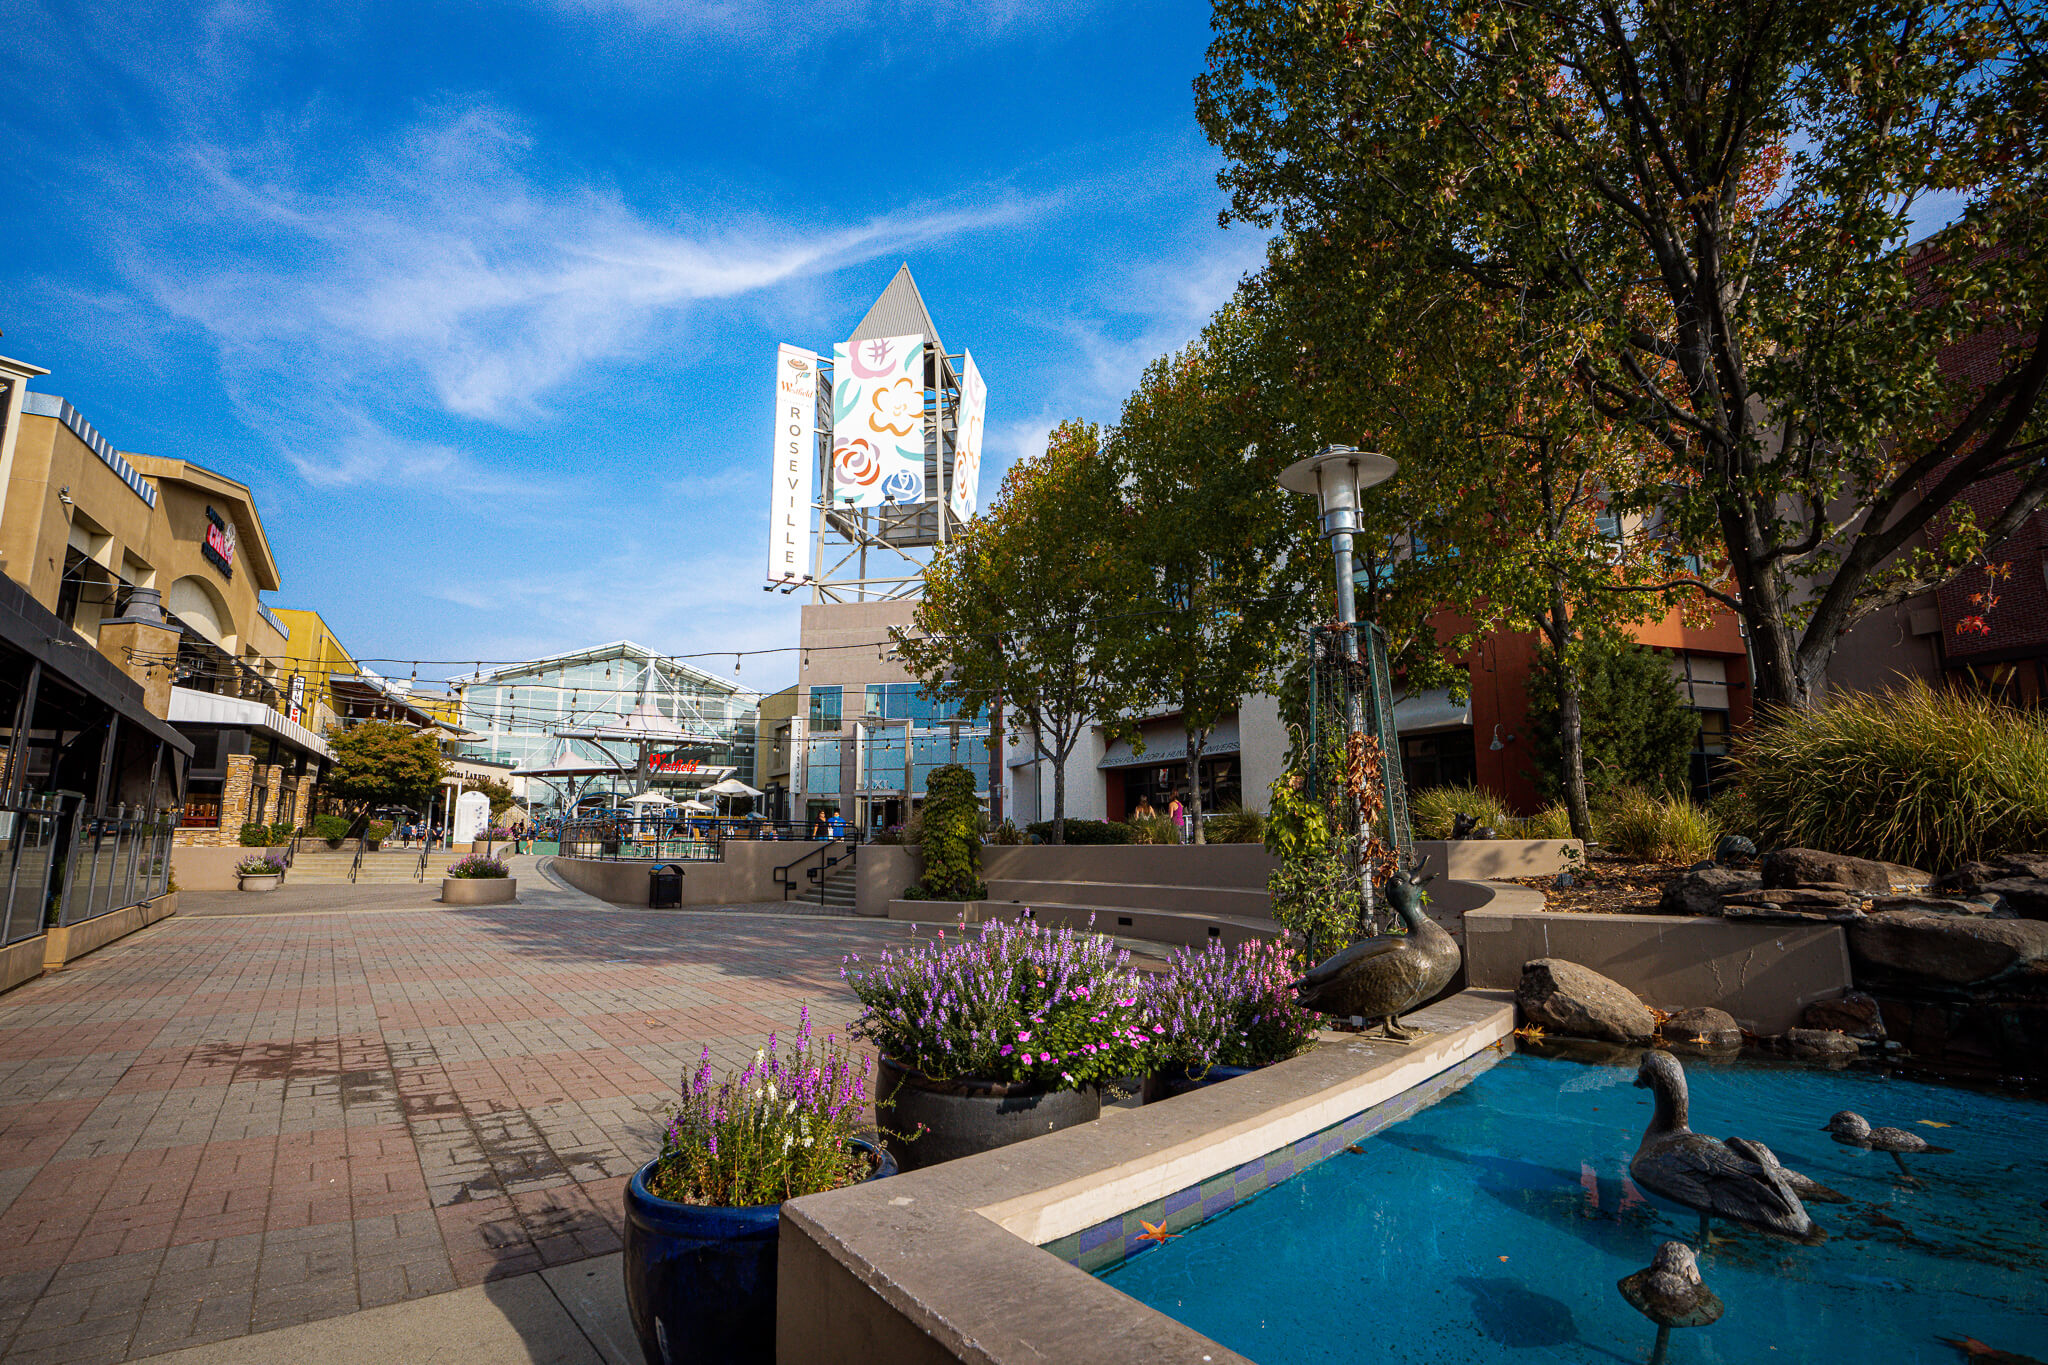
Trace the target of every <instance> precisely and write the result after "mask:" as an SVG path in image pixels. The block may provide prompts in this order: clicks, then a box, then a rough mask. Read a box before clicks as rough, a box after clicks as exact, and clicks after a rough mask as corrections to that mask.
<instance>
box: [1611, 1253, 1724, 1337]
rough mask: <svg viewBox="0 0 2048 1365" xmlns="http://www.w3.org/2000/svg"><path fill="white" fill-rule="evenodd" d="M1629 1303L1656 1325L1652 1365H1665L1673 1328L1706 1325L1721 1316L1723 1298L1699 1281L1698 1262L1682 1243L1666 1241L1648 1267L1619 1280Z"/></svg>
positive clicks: (1623, 1294)
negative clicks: (1665, 1354)
mask: <svg viewBox="0 0 2048 1365" xmlns="http://www.w3.org/2000/svg"><path fill="white" fill-rule="evenodd" d="M1615 1287H1616V1288H1618V1289H1620V1290H1621V1296H1622V1297H1623V1298H1624V1299H1627V1300H1628V1302H1629V1306H1630V1307H1631V1308H1633V1309H1635V1310H1636V1311H1637V1312H1638V1313H1641V1314H1642V1315H1643V1316H1644V1317H1646V1318H1648V1319H1649V1320H1650V1321H1651V1322H1654V1323H1656V1324H1657V1344H1656V1345H1655V1346H1652V1347H1651V1348H1650V1360H1649V1365H1663V1361H1664V1352H1665V1349H1666V1348H1667V1347H1668V1346H1669V1345H1670V1342H1671V1329H1672V1328H1674V1327H1705V1326H1706V1325H1707V1324H1709V1323H1712V1322H1718V1321H1719V1320H1720V1317H1721V1312H1722V1308H1721V1299H1720V1296H1719V1295H1717V1294H1715V1293H1714V1291H1713V1290H1711V1289H1709V1288H1707V1286H1706V1285H1705V1284H1704V1283H1702V1282H1701V1280H1700V1267H1699V1263H1698V1262H1697V1261H1695V1260H1694V1259H1693V1254H1692V1248H1691V1247H1689V1246H1687V1245H1686V1244H1685V1243H1683V1242H1666V1243H1665V1244H1664V1245H1663V1246H1660V1247H1658V1248H1657V1255H1656V1258H1655V1259H1654V1260H1652V1261H1651V1262H1650V1264H1649V1266H1648V1267H1647V1268H1646V1269H1643V1270H1638V1271H1637V1272H1636V1273H1635V1274H1633V1275H1624V1276H1622V1277H1621V1279H1620V1280H1619V1281H1617V1282H1616V1285H1615Z"/></svg>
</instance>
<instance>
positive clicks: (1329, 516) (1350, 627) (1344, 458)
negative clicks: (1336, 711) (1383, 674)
mask: <svg viewBox="0 0 2048 1365" xmlns="http://www.w3.org/2000/svg"><path fill="white" fill-rule="evenodd" d="M1397 468H1399V466H1397V465H1396V464H1395V463H1394V462H1393V461H1392V460H1390V459H1388V458H1387V457H1386V456H1384V455H1379V454H1375V453H1373V452H1371V451H1364V450H1359V449H1357V448H1356V447H1354V446H1324V447H1323V448H1322V449H1321V450H1319V451H1317V452H1316V453H1315V454H1313V455H1310V456H1308V457H1307V458H1306V459H1301V460H1296V461H1295V462H1294V463H1293V464H1291V465H1289V466H1287V468H1285V469H1283V470H1281V471H1280V486H1281V487H1282V488H1284V489H1286V490H1287V491H1288V492H1290V493H1302V494H1311V495H1313V496H1314V497H1315V500H1316V510H1317V524H1318V525H1319V526H1320V528H1321V530H1322V534H1323V536H1324V538H1325V539H1327V540H1328V541H1329V542H1330V547H1331V549H1332V551H1333V552H1334V553H1335V555H1336V560H1337V627H1338V629H1339V630H1340V631H1342V632H1343V644H1342V649H1343V654H1344V658H1345V660H1346V661H1347V662H1350V661H1354V660H1356V659H1357V657H1358V641H1357V634H1356V631H1355V630H1354V627H1355V626H1356V625H1357V622H1358V598H1357V593H1356V591H1355V590H1354V588H1353V585H1352V581H1351V576H1352V572H1353V570H1352V545H1351V537H1352V535H1353V534H1354V533H1355V532H1356V531H1357V530H1358V525H1359V523H1358V512H1359V506H1360V500H1361V498H1362V497H1363V495H1364V492H1365V490H1366V489H1368V488H1371V487H1372V486H1373V485H1374V484H1380V483H1385V482H1386V481H1387V480H1388V479H1391V478H1393V477H1394V472H1395V470H1396V469H1397ZM1364 725H1365V717H1364V714H1363V710H1362V707H1361V703H1360V699H1359V695H1358V689H1357V688H1356V687H1355V686H1349V687H1347V688H1346V689H1345V694H1344V729H1345V731H1346V733H1347V734H1351V735H1355V734H1358V733H1360V732H1361V731H1362V730H1363V729H1364ZM1382 761H1383V762H1384V761H1385V759H1384V756H1383V757H1382ZM1371 834H1372V832H1371V830H1369V829H1368V828H1367V827H1366V820H1365V808H1364V806H1363V804H1362V803H1361V804H1359V805H1358V821H1357V826H1356V828H1354V829H1353V830H1352V831H1351V837H1352V843H1353V847H1354V857H1355V858H1356V860H1357V864H1358V873H1359V882H1360V885H1361V886H1362V887H1363V889H1364V897H1365V899H1364V905H1365V915H1366V920H1367V922H1368V923H1370V922H1371V920H1372V917H1373V915H1374V913H1375V910H1374V905H1373V899H1374V898H1373V886H1372V874H1371V871H1370V869H1369V868H1368V867H1367V866H1366V851H1367V849H1368V848H1369V847H1370V843H1371Z"/></svg>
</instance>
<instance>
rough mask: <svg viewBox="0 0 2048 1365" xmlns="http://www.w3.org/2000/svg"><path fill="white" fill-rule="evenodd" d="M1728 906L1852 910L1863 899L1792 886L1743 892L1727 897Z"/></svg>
mask: <svg viewBox="0 0 2048 1365" xmlns="http://www.w3.org/2000/svg"><path fill="white" fill-rule="evenodd" d="M1728 904H1730V905H1737V904H1740V905H1759V906H1762V905H1775V906H1779V907H1781V908H1783V909H1800V910H1853V909H1860V908H1861V907H1862V905H1863V898H1862V897H1861V896H1858V895H1856V894H1855V893H1854V892H1851V891H1829V890H1825V889H1823V888H1821V887H1814V886H1794V887H1788V888H1786V889H1785V890H1783V891H1744V892H1742V893H1740V894H1739V895H1734V896H1730V897H1728Z"/></svg>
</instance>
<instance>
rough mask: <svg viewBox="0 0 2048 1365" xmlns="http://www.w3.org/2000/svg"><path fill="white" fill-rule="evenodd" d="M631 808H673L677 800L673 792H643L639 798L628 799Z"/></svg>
mask: <svg viewBox="0 0 2048 1365" xmlns="http://www.w3.org/2000/svg"><path fill="white" fill-rule="evenodd" d="M626 804H627V805H629V806H673V805H674V804H676V798H675V795H674V793H672V792H641V793H640V794H639V795H638V796H629V797H627V798H626Z"/></svg>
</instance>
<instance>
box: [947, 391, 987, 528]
mask: <svg viewBox="0 0 2048 1365" xmlns="http://www.w3.org/2000/svg"><path fill="white" fill-rule="evenodd" d="M966 357H967V369H966V371H965V372H964V373H963V374H962V375H961V376H960V411H959V413H958V415H957V418H956V423H957V425H956V426H955V428H954V435H953V487H952V488H951V489H950V490H948V494H949V495H948V497H947V499H946V502H947V505H948V506H950V507H951V508H952V509H953V515H954V516H956V517H958V518H959V519H960V520H961V521H966V520H967V519H968V518H970V517H972V516H973V515H974V513H975V509H976V508H977V507H979V506H980V501H981V428H982V423H983V421H984V420H985V419H986V417H987V414H988V385H986V384H984V383H982V382H981V371H980V370H977V369H975V368H974V352H972V351H968V352H967V353H966Z"/></svg>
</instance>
